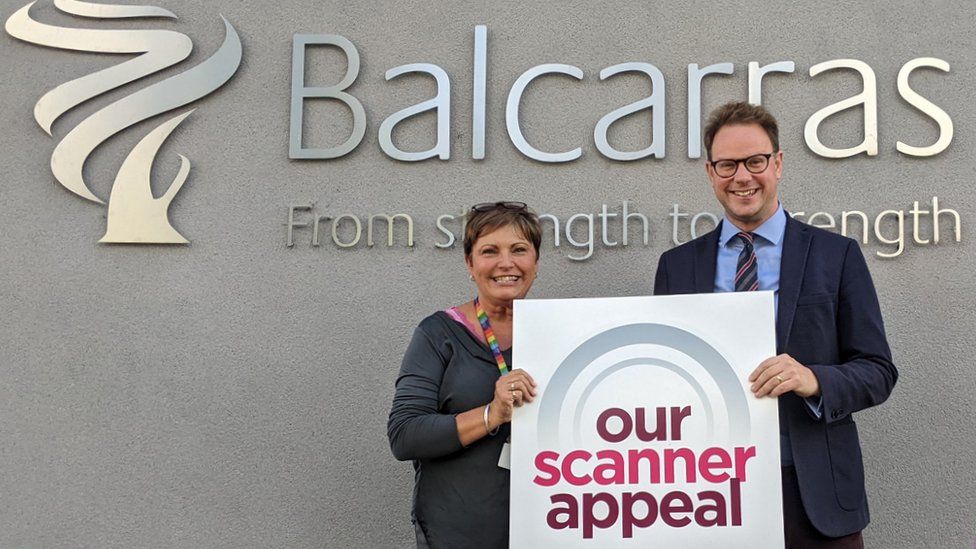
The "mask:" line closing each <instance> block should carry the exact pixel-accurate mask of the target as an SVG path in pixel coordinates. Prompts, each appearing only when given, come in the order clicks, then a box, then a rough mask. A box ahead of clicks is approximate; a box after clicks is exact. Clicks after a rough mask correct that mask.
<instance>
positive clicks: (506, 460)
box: [498, 439, 512, 469]
mask: <svg viewBox="0 0 976 549" xmlns="http://www.w3.org/2000/svg"><path fill="white" fill-rule="evenodd" d="M509 440H511V439H509ZM498 466H499V467H501V468H502V469H511V468H512V443H511V442H509V441H508V440H506V441H505V445H504V446H502V453H501V454H499V455H498Z"/></svg>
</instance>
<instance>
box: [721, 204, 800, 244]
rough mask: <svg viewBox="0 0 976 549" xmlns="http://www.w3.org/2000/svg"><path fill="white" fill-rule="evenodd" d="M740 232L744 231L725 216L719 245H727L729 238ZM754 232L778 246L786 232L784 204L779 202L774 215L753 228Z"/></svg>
mask: <svg viewBox="0 0 976 549" xmlns="http://www.w3.org/2000/svg"><path fill="white" fill-rule="evenodd" d="M740 232H742V229H740V228H738V227H736V226H735V224H734V223H732V221H731V220H730V219H729V217H728V216H725V219H724V220H723V223H722V232H721V233H720V234H719V237H718V245H719V246H726V245H727V244H728V243H729V240H731V239H732V238H733V237H734V236H735V235H737V234H739V233H740ZM752 233H753V234H755V235H757V236H761V237H762V238H763V239H765V240H766V241H768V242H770V243H772V244H773V245H774V246H778V245H779V243H780V242H782V240H783V235H784V234H785V233H786V212H785V211H783V205H782V204H778V205H777V206H776V212H775V213H774V214H773V215H772V217H770V218H769V219H767V220H766V221H764V222H763V224H762V225H760V226H759V227H757V228H756V229H755V230H753V231H752Z"/></svg>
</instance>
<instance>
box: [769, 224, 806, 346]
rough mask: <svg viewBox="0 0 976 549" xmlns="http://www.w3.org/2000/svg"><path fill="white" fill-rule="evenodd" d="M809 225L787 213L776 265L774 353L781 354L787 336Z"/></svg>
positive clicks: (801, 270) (791, 324)
mask: <svg viewBox="0 0 976 549" xmlns="http://www.w3.org/2000/svg"><path fill="white" fill-rule="evenodd" d="M810 238H811V236H810V231H809V227H807V226H806V225H804V224H803V223H800V222H799V221H796V220H794V219H793V218H792V217H789V215H788V214H787V219H786V233H785V234H784V235H783V239H784V242H783V258H782V259H781V261H780V267H779V304H778V305H777V309H778V310H777V313H776V352H777V353H782V352H784V349H785V348H786V342H787V341H789V339H790V330H791V329H792V327H793V316H794V314H795V313H796V300H797V299H798V298H799V297H800V286H801V285H802V283H803V272H804V270H805V269H806V266H807V253H808V252H809V251H810Z"/></svg>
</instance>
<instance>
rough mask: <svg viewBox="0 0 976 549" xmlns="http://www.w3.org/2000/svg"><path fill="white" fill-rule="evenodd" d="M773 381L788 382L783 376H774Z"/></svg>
mask: <svg viewBox="0 0 976 549" xmlns="http://www.w3.org/2000/svg"><path fill="white" fill-rule="evenodd" d="M773 379H775V380H776V381H778V382H779V383H783V382H784V381H786V380H785V379H783V376H780V375H777V376H774V377H773Z"/></svg>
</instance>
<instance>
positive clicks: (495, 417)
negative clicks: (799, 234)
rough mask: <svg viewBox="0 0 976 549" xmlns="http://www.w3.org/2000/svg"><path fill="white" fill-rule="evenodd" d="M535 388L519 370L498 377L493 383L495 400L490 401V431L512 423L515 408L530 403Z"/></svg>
mask: <svg viewBox="0 0 976 549" xmlns="http://www.w3.org/2000/svg"><path fill="white" fill-rule="evenodd" d="M535 387H536V385H535V380H533V379H532V376H530V375H529V374H528V373H527V372H526V371H525V370H522V369H521V368H518V369H515V370H512V371H511V372H509V374H508V375H504V376H501V377H499V378H498V381H496V382H495V398H493V399H492V401H491V409H490V410H489V414H488V426H489V428H490V430H492V431H494V430H495V429H496V428H497V427H498V426H499V425H502V424H504V423H508V422H510V421H512V412H513V411H514V410H515V408H517V407H519V406H521V405H523V404H525V403H526V402H532V400H533V399H534V398H535V395H536V391H535Z"/></svg>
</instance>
